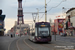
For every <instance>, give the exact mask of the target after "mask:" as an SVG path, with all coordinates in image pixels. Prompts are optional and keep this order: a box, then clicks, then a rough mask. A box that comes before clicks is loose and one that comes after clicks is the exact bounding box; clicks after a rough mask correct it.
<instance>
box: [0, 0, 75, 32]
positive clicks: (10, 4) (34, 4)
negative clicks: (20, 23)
mask: <svg viewBox="0 0 75 50" xmlns="http://www.w3.org/2000/svg"><path fill="white" fill-rule="evenodd" d="M46 3H47V10H50V9H51V8H52V7H54V8H52V9H51V10H50V11H48V12H47V21H49V19H50V18H51V19H52V20H53V19H55V18H56V16H59V15H62V12H63V10H62V7H65V8H67V9H66V10H65V11H67V10H68V8H72V7H75V0H66V1H65V0H46ZM60 3H61V4H60ZM22 6H23V12H37V9H36V8H38V9H41V10H40V11H39V12H44V11H45V8H44V6H45V0H23V1H22ZM0 9H2V10H3V13H2V14H5V15H6V18H5V28H6V31H7V30H9V29H10V28H11V27H13V26H14V23H15V21H16V20H17V10H18V1H17V0H0ZM23 15H24V21H32V20H33V18H32V14H25V13H24V14H23ZM39 16H40V17H39V18H41V17H42V18H41V19H40V21H44V17H45V16H43V13H40V14H39ZM25 23H27V22H25Z"/></svg>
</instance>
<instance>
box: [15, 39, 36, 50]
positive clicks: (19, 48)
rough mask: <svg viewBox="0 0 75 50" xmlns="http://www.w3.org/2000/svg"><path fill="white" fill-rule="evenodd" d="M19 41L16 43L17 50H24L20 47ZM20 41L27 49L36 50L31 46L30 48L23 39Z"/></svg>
mask: <svg viewBox="0 0 75 50" xmlns="http://www.w3.org/2000/svg"><path fill="white" fill-rule="evenodd" d="M19 41H20V39H19V40H17V42H16V46H17V50H25V49H23V48H22V47H20V44H19ZM22 41H23V42H24V45H26V46H27V47H29V48H30V50H36V49H35V48H33V47H32V46H30V45H29V44H28V43H27V42H26V41H25V39H23V40H22Z"/></svg>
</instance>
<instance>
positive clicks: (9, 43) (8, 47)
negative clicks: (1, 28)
mask: <svg viewBox="0 0 75 50" xmlns="http://www.w3.org/2000/svg"><path fill="white" fill-rule="evenodd" d="M12 42H13V41H12ZM12 42H10V43H9V46H8V50H9V49H10V45H11V43H12Z"/></svg>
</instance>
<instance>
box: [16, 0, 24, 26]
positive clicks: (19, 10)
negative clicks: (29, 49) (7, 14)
mask: <svg viewBox="0 0 75 50" xmlns="http://www.w3.org/2000/svg"><path fill="white" fill-rule="evenodd" d="M17 16H18V21H17V24H18V25H19V24H20V23H21V24H24V20H23V8H22V0H18V15H17Z"/></svg>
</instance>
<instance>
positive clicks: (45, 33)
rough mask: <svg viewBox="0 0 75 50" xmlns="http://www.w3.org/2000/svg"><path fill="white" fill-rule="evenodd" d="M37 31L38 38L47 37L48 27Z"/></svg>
mask: <svg viewBox="0 0 75 50" xmlns="http://www.w3.org/2000/svg"><path fill="white" fill-rule="evenodd" d="M38 29H39V36H49V28H48V27H42V28H38Z"/></svg>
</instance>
